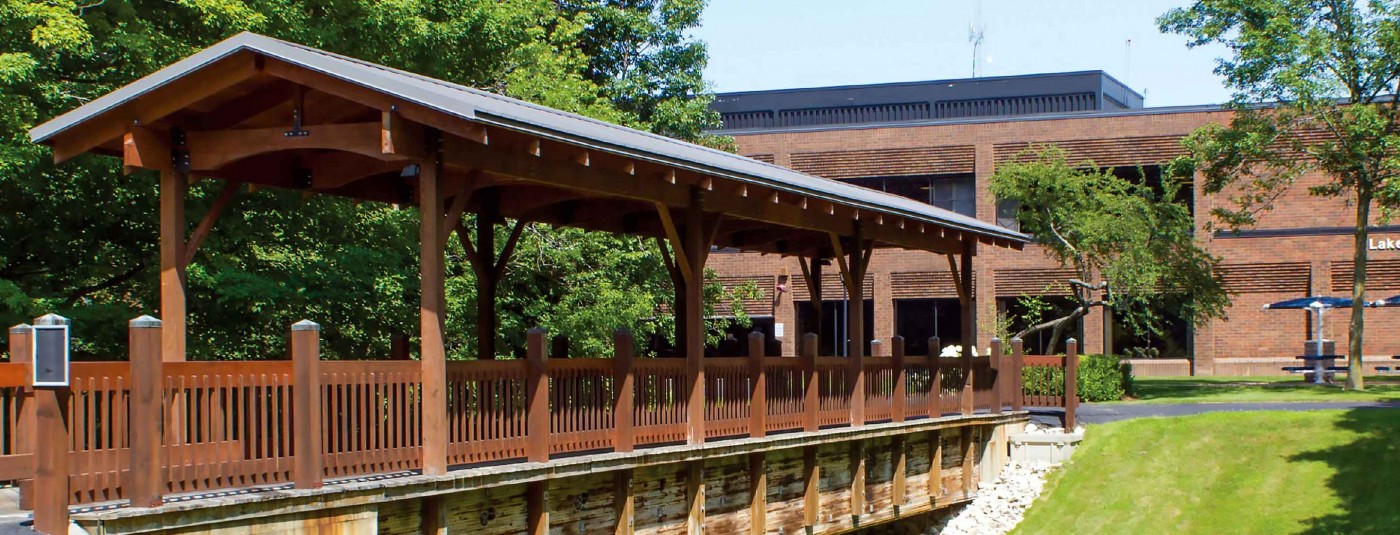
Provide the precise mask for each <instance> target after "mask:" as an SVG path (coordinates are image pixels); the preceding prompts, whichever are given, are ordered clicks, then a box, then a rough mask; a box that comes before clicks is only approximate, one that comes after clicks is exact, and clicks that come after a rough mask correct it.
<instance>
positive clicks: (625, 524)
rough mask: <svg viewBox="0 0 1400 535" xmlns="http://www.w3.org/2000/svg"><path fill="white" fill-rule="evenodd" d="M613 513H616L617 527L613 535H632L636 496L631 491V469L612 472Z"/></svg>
mask: <svg viewBox="0 0 1400 535" xmlns="http://www.w3.org/2000/svg"><path fill="white" fill-rule="evenodd" d="M614 474H615V475H614V476H613V511H614V512H616V513H617V526H616V527H614V528H613V535H632V532H633V531H635V530H634V527H635V526H636V517H637V513H636V507H637V499H636V495H634V494H633V491H632V469H631V468H624V469H622V470H618V471H617V472H614Z"/></svg>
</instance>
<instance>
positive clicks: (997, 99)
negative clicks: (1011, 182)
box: [711, 71, 1143, 132]
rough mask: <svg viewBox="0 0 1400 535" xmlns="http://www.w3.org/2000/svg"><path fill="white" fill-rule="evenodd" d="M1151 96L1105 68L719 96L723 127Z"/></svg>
mask: <svg viewBox="0 0 1400 535" xmlns="http://www.w3.org/2000/svg"><path fill="white" fill-rule="evenodd" d="M1142 106H1143V97H1142V95H1140V94H1138V93H1137V92H1136V91H1133V90H1132V88H1130V87H1128V86H1127V85H1125V84H1123V83H1122V82H1119V81H1118V80H1116V79H1114V78H1113V77H1112V76H1109V75H1108V74H1107V73H1105V72H1103V71H1079V72H1065V73H1047V74H1030V75H1019V76H994V77H983V78H961V79H949V80H929V81H920V82H898V83H887V84H866V85H846V86H833V87H814V88H798V89H777V90H768V91H739V92H731V93H720V94H717V95H716V96H715V101H714V103H713V104H712V105H711V108H712V109H714V110H715V111H717V112H719V113H720V114H721V117H722V118H723V121H724V125H723V127H722V128H721V131H724V132H729V131H737V130H747V129H793V128H804V127H812V126H816V125H857V124H878V123H890V122H907V121H916V120H938V119H943V120H947V119H966V118H977V117H1013V116H1024V115H1034V114H1043V113H1065V112H1087V111H1106V110H1130V109H1141V108H1142Z"/></svg>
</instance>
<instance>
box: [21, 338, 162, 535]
mask: <svg viewBox="0 0 1400 535" xmlns="http://www.w3.org/2000/svg"><path fill="white" fill-rule="evenodd" d="M66 324H68V320H67V319H66V318H64V317H62V316H59V315H57V314H49V315H46V316H44V317H41V318H36V319H35V320H34V325H35V326H39V325H66ZM156 336H160V333H159V331H157V332H156ZM155 356H156V358H159V357H160V353H159V352H157V353H156V354H155ZM157 369H158V368H157ZM133 386H135V385H133ZM71 392H72V391H71V390H69V389H68V387H37V388H34V400H33V401H34V405H35V407H34V414H35V431H36V434H37V438H36V443H37V444H38V445H39V447H38V449H37V450H36V451H35V452H34V531H37V532H39V533H48V534H53V535H59V534H65V533H68V496H69V494H70V493H69V491H68V474H69V469H68V467H69V465H70V463H69V451H70V449H69V446H68V444H69V441H68V425H69V418H68V417H69V414H68V399H69V397H70V396H71ZM133 409H135V407H133ZM136 414H140V413H136ZM132 437H133V439H134V438H135V433H134V432H133V433H132ZM155 440H156V441H159V440H160V438H159V436H157V437H156V439H155ZM132 447H133V449H134V448H135V444H133V445H132ZM135 468H136V467H135V466H133V467H132V469H133V470H135Z"/></svg>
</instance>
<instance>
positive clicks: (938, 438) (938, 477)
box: [928, 430, 943, 507]
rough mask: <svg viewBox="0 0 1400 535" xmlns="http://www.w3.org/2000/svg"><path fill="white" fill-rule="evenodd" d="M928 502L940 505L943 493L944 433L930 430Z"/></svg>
mask: <svg viewBox="0 0 1400 535" xmlns="http://www.w3.org/2000/svg"><path fill="white" fill-rule="evenodd" d="M928 458H929V462H928V504H929V505H930V506H933V507H938V504H939V503H940V502H939V501H938V497H939V496H942V495H943V434H942V432H940V431H936V430H935V431H929V441H928Z"/></svg>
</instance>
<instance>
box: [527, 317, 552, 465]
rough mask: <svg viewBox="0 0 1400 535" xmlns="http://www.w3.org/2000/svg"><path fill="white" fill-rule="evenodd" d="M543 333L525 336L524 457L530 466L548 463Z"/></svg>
mask: <svg viewBox="0 0 1400 535" xmlns="http://www.w3.org/2000/svg"><path fill="white" fill-rule="evenodd" d="M544 338H545V330H544V329H542V328H539V327H535V328H533V329H530V332H529V333H527V334H526V335H525V359H526V370H528V371H527V372H526V374H527V377H526V379H525V395H526V398H525V403H526V407H527V408H526V413H525V414H526V415H525V435H526V438H525V457H526V458H527V459H528V460H529V461H530V462H534V463H542V462H546V461H549V376H548V372H547V368H546V366H548V361H547V358H546V357H545V354H544Z"/></svg>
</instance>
